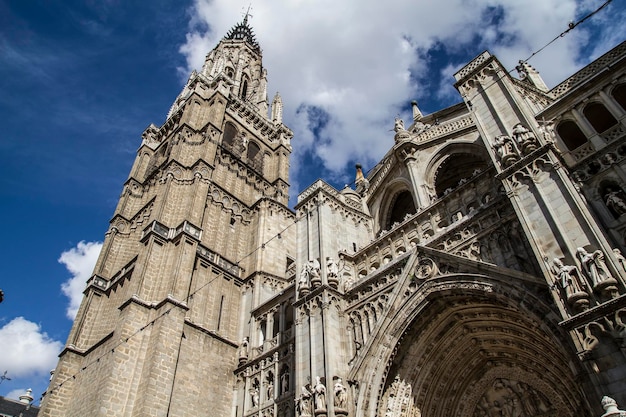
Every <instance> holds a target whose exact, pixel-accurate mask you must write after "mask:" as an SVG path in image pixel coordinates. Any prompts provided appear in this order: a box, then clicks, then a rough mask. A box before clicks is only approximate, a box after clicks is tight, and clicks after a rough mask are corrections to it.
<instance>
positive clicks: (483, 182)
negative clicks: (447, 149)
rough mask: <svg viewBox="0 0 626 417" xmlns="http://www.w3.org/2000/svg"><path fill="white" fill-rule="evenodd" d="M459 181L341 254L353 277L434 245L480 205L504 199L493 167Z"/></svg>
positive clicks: (357, 278)
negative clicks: (355, 249)
mask: <svg viewBox="0 0 626 417" xmlns="http://www.w3.org/2000/svg"><path fill="white" fill-rule="evenodd" d="M461 183H462V184H461V185H459V186H458V187H456V188H455V189H453V190H452V191H450V192H448V193H446V195H444V196H443V197H441V198H440V199H438V200H436V201H434V202H433V204H431V205H430V206H429V207H427V208H425V209H424V210H422V211H420V212H419V213H417V214H413V215H407V217H405V219H404V220H403V221H402V222H401V223H398V224H394V225H393V226H392V227H391V229H390V230H383V231H381V232H380V233H379V235H378V237H377V238H376V239H375V240H373V241H372V242H371V243H370V244H369V245H367V246H365V247H364V248H361V249H360V250H359V251H358V252H357V253H356V254H354V255H349V254H347V253H343V254H342V256H343V257H344V259H346V261H351V262H352V263H353V264H354V267H355V269H356V280H357V281H358V280H359V279H362V278H363V277H365V276H367V275H369V274H370V273H372V272H374V271H376V270H377V269H379V268H381V267H383V266H385V265H387V264H388V263H390V262H392V261H393V260H395V259H397V258H399V257H400V256H401V255H403V254H404V253H406V252H408V251H410V250H411V249H412V248H413V247H415V246H416V245H418V244H420V245H425V246H428V245H429V244H436V243H437V242H438V241H440V240H441V239H442V238H443V236H444V235H446V234H449V233H454V232H455V231H456V229H457V226H459V225H461V224H462V223H464V222H465V220H467V219H469V218H470V217H473V216H474V215H475V214H476V213H478V212H479V211H480V209H481V208H482V207H486V206H491V205H493V204H495V203H497V202H498V201H500V200H501V199H503V198H506V197H505V196H504V195H502V194H501V193H498V192H497V190H498V189H499V187H500V182H499V181H498V180H497V179H496V178H494V171H493V169H490V170H488V171H485V172H482V173H480V174H478V175H476V176H474V177H472V178H471V179H469V180H462V181H461ZM354 284H355V285H356V284H357V282H355V283H354Z"/></svg>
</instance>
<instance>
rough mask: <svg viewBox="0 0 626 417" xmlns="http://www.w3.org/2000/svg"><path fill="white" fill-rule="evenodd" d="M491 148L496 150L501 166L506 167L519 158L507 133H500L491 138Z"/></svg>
mask: <svg viewBox="0 0 626 417" xmlns="http://www.w3.org/2000/svg"><path fill="white" fill-rule="evenodd" d="M492 147H493V150H494V151H495V152H496V155H497V156H498V159H500V164H501V165H502V168H507V167H508V166H510V165H511V164H513V162H515V161H516V160H517V159H519V157H518V155H517V152H516V151H515V148H514V147H513V141H512V140H511V138H510V137H508V136H507V135H500V136H496V137H495V138H493V144H492Z"/></svg>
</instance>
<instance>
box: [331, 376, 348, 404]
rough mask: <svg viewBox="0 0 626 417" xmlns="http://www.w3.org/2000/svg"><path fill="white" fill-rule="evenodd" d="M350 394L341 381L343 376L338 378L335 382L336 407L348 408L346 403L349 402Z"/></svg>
mask: <svg viewBox="0 0 626 417" xmlns="http://www.w3.org/2000/svg"><path fill="white" fill-rule="evenodd" d="M347 400H348V394H347V392H346V387H344V386H343V384H342V383H341V378H337V381H336V382H335V402H334V405H335V408H346V404H347V403H348V401H347Z"/></svg>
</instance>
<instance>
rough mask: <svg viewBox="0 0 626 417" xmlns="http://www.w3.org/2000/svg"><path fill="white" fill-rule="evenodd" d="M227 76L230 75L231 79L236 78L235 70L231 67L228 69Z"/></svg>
mask: <svg viewBox="0 0 626 417" xmlns="http://www.w3.org/2000/svg"><path fill="white" fill-rule="evenodd" d="M226 75H228V76H229V77H230V78H233V77H234V76H235V70H234V69H232V68H231V67H226Z"/></svg>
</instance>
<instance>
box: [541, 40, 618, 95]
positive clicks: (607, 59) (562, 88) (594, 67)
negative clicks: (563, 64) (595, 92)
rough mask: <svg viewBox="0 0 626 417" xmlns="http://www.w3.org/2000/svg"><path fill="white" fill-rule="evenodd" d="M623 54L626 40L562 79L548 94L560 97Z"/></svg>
mask: <svg viewBox="0 0 626 417" xmlns="http://www.w3.org/2000/svg"><path fill="white" fill-rule="evenodd" d="M624 54H626V42H622V43H621V44H619V45H618V46H616V47H615V48H613V49H611V50H610V51H609V52H607V53H606V54H604V55H602V56H601V57H600V58H598V59H596V60H595V61H593V62H592V63H591V64H589V65H587V66H586V67H584V68H583V69H581V70H580V71H578V72H577V73H575V74H574V75H572V76H571V77H569V78H568V79H567V80H565V81H563V82H562V83H561V84H559V85H557V86H556V87H554V88H553V89H552V90H550V92H549V94H550V96H552V97H553V98H559V97H561V96H562V95H564V94H565V93H567V92H568V91H570V90H571V89H572V88H574V87H575V86H576V85H578V84H579V83H580V82H582V81H584V80H585V79H587V78H589V77H591V76H593V75H596V74H597V73H599V72H600V71H601V70H602V69H604V68H608V67H610V66H611V64H612V63H613V62H615V61H617V60H618V59H620V58H621V57H622V56H623V55H624Z"/></svg>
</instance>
